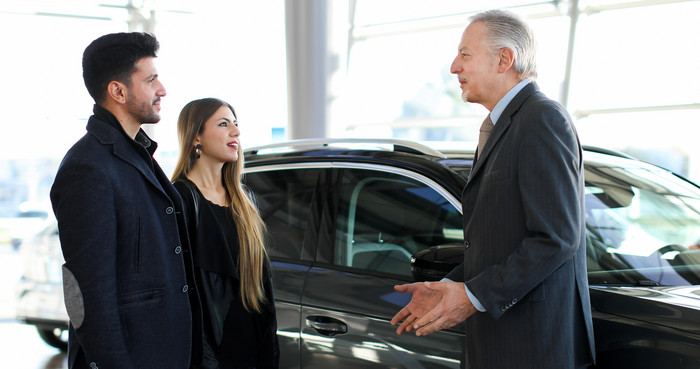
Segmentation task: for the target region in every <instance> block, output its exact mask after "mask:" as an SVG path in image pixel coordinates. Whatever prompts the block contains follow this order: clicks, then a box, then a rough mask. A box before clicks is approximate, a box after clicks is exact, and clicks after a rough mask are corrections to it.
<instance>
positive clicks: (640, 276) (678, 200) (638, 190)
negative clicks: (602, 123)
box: [586, 163, 700, 286]
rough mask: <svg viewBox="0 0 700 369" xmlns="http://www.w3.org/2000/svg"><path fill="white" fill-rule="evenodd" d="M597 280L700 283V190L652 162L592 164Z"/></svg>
mask: <svg viewBox="0 0 700 369" xmlns="http://www.w3.org/2000/svg"><path fill="white" fill-rule="evenodd" d="M586 228H587V230H588V232H587V248H588V250H587V251H588V275H589V281H590V283H591V284H597V283H598V284H600V283H606V284H610V283H613V284H628V283H632V284H638V285H640V284H641V285H671V286H678V285H688V284H700V245H698V242H699V241H700V190H698V188H697V187H695V186H694V185H693V184H691V183H689V182H687V181H685V180H683V179H680V178H678V177H676V176H675V175H673V174H672V173H670V172H667V171H664V170H660V169H658V168H655V167H651V166H648V167H647V166H634V167H622V166H605V165H595V164H590V163H589V164H588V165H587V166H586Z"/></svg>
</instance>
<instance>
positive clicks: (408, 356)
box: [301, 163, 464, 369]
mask: <svg viewBox="0 0 700 369" xmlns="http://www.w3.org/2000/svg"><path fill="white" fill-rule="evenodd" d="M334 167H335V168H336V169H334V172H333V175H332V177H333V179H334V180H333V186H334V188H333V191H332V192H331V193H332V194H333V195H332V196H330V197H328V201H327V202H326V204H327V206H328V207H329V208H331V209H333V210H334V212H335V213H336V214H337V216H336V217H335V218H333V219H332V226H331V227H329V229H330V231H331V233H332V237H325V238H324V237H321V239H320V240H319V243H318V251H317V261H316V263H315V264H314V265H313V267H312V268H311V270H310V271H309V273H308V276H307V279H306V284H305V286H304V291H303V296H302V311H301V317H302V321H301V366H302V368H304V369H310V368H336V369H342V368H353V369H357V368H459V367H460V365H461V363H462V362H463V356H464V354H463V349H464V336H463V330H462V329H463V326H458V327H455V329H454V330H449V331H443V332H437V333H434V334H432V335H430V336H428V337H416V336H415V335H414V334H413V333H407V334H403V335H401V336H397V335H396V333H395V330H396V327H393V326H391V324H390V320H391V318H392V317H393V315H394V314H396V313H397V312H398V311H399V310H400V309H401V308H402V307H403V306H405V305H406V304H407V303H408V302H409V301H410V297H411V296H410V295H408V294H401V293H397V292H395V291H394V289H393V286H394V285H396V284H401V283H409V282H413V281H414V280H413V277H412V273H411V255H412V254H414V253H416V252H418V251H421V250H424V249H426V248H429V247H431V246H437V245H442V244H449V243H458V242H461V241H462V240H463V236H462V229H461V226H462V221H461V219H462V218H461V213H460V210H459V208H460V205H459V202H457V201H456V199H454V198H453V197H452V196H451V195H449V194H448V193H447V191H444V190H443V189H441V188H440V187H439V186H437V185H436V184H435V183H433V182H432V181H430V180H429V179H427V178H425V177H422V176H419V175H416V174H413V173H411V172H408V171H400V170H398V169H395V168H390V167H377V166H365V165H353V164H338V163H335V164H334Z"/></svg>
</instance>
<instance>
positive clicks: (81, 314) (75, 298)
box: [63, 265, 85, 329]
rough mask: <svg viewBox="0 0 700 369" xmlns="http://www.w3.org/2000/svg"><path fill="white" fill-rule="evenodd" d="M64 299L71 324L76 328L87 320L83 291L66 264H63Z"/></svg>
mask: <svg viewBox="0 0 700 369" xmlns="http://www.w3.org/2000/svg"><path fill="white" fill-rule="evenodd" d="M63 299H64V301H65V304H66V311H67V312H68V317H69V318H70V321H71V324H73V327H74V328H75V329H78V328H80V326H81V325H83V321H84V320H85V304H84V301H83V293H82V292H81V291H80V285H78V280H77V279H75V276H74V275H73V273H72V272H71V271H70V270H69V269H68V268H66V266H65V265H64V266H63Z"/></svg>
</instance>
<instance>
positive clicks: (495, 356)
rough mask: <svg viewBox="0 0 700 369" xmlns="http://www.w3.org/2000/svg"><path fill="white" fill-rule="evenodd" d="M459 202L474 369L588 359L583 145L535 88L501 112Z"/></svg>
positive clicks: (455, 274)
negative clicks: (472, 303)
mask: <svg viewBox="0 0 700 369" xmlns="http://www.w3.org/2000/svg"><path fill="white" fill-rule="evenodd" d="M477 155H478V156H479V157H478V158H477V162H476V163H475V165H474V167H473V169H472V172H471V174H470V177H469V181H468V183H467V185H466V187H465V189H464V192H463V195H462V207H463V212H464V239H465V248H466V249H465V253H464V263H463V264H462V265H460V266H459V267H457V268H456V269H455V270H453V271H452V272H451V273H450V274H449V275H448V278H450V279H452V280H455V281H463V282H465V283H466V285H467V287H468V288H469V290H470V291H471V292H472V293H473V294H474V295H475V296H476V298H477V299H478V300H479V301H480V302H481V303H482V304H483V306H484V308H485V309H486V310H487V312H486V313H477V314H475V315H474V316H472V317H470V318H469V319H467V321H466V342H467V357H468V360H469V363H470V365H471V368H476V369H482V368H498V369H504V368H538V369H542V368H558V369H561V368H574V367H582V366H585V365H586V363H588V362H592V361H593V357H594V346H593V326H592V322H591V311H590V299H589V294H588V282H587V276H586V245H585V223H584V202H583V191H584V181H583V161H582V158H581V145H580V143H579V141H578V136H577V133H576V130H575V128H574V125H573V123H572V122H571V118H570V117H569V115H568V113H567V112H566V110H565V109H564V108H563V107H562V106H561V105H559V104H557V103H556V102H554V101H552V100H550V99H548V98H547V97H545V96H544V94H542V93H541V92H539V88H538V86H537V85H536V84H535V83H530V84H528V85H526V86H525V88H523V89H522V90H521V91H520V92H519V93H518V94H517V95H516V96H515V98H514V99H513V100H512V101H511V103H510V104H509V105H508V106H507V107H506V109H505V111H504V112H503V114H502V115H501V117H500V118H499V119H498V121H497V122H496V125H495V127H494V129H493V131H492V132H491V135H490V137H489V139H488V141H487V143H486V145H485V146H484V152H483V153H477Z"/></svg>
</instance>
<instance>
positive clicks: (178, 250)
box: [175, 246, 182, 255]
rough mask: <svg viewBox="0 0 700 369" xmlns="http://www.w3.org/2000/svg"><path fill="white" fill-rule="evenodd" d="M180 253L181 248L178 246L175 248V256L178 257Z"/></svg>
mask: <svg viewBox="0 0 700 369" xmlns="http://www.w3.org/2000/svg"><path fill="white" fill-rule="evenodd" d="M181 252H182V247H180V246H178V247H176V248H175V254H177V255H180V253H181Z"/></svg>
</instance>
